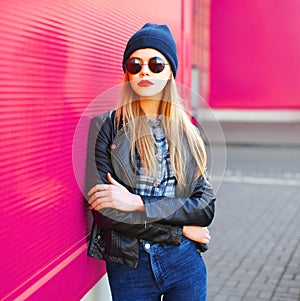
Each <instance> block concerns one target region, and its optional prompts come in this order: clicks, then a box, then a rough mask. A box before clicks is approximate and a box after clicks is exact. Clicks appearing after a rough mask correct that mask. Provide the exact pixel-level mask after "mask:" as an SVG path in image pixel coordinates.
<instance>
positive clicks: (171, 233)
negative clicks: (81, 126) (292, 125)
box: [86, 23, 215, 301]
mask: <svg viewBox="0 0 300 301" xmlns="http://www.w3.org/2000/svg"><path fill="white" fill-rule="evenodd" d="M177 65H178V60H177V54H176V44H175V41H174V38H173V36H172V34H171V32H170V30H169V28H168V27H167V26H166V25H157V24H152V23H147V24H145V25H144V26H143V27H142V28H141V29H140V30H139V31H137V32H136V33H135V34H134V35H133V36H132V37H131V38H130V40H129V41H128V43H127V46H126V49H125V52H124V58H123V68H124V86H123V90H122V93H121V97H120V104H119V106H118V108H117V109H116V110H111V111H109V112H107V113H104V114H102V115H100V116H97V117H95V118H93V119H92V120H91V125H90V131H89V145H88V157H87V178H86V182H87V198H88V202H89V204H90V208H91V210H92V214H93V218H94V224H93V228H92V234H91V240H90V245H89V255H90V256H93V257H96V258H99V259H104V260H106V266H107V273H108V278H109V284H110V288H111V292H112V297H113V300H114V301H117V300H120V301H130V300H132V301H154V300H155V301H156V300H161V298H163V299H162V300H166V301H176V300H178V301H183V300H184V301H186V300H189V301H203V300H205V299H206V268H205V264H204V262H203V259H202V256H201V253H200V252H201V251H204V250H205V246H206V244H207V243H208V242H209V241H210V235H209V231H208V229H207V228H206V227H207V226H208V225H209V224H210V223H211V221H212V219H213V216H214V202H215V197H214V194H213V192H212V188H211V186H210V184H209V183H208V181H207V179H206V177H205V169H206V154H205V149H204V144H203V141H202V139H201V137H200V135H199V133H198V131H197V129H196V127H195V126H194V125H193V124H192V123H191V121H190V118H189V117H188V115H187V114H186V113H185V111H184V108H183V105H182V102H181V99H180V97H179V95H178V92H177V90H176V84H175V81H174V79H175V77H176V72H177Z"/></svg>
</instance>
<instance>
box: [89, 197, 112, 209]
mask: <svg viewBox="0 0 300 301" xmlns="http://www.w3.org/2000/svg"><path fill="white" fill-rule="evenodd" d="M91 207H92V209H94V210H101V209H104V208H113V203H112V202H111V201H110V200H108V199H107V200H105V201H101V202H100V203H96V204H95V205H93V206H91Z"/></svg>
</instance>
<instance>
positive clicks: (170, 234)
mask: <svg viewBox="0 0 300 301" xmlns="http://www.w3.org/2000/svg"><path fill="white" fill-rule="evenodd" d="M112 133H113V123H112V120H111V118H110V117H108V116H105V115H101V116H99V117H94V118H93V119H92V120H91V122H90V128H89V135H88V149H87V162H86V185H85V186H86V189H85V197H86V199H88V196H87V192H88V191H89V190H90V189H91V188H92V187H93V186H94V185H96V184H101V183H105V184H108V181H107V179H106V174H107V173H108V172H109V173H111V175H112V176H113V177H116V179H118V176H117V175H115V172H114V169H113V166H112V162H111V150H110V146H111V144H112V140H113V136H112V135H113V134H112ZM118 180H119V181H120V179H118ZM92 215H93V218H94V220H95V222H96V224H97V225H99V226H101V227H103V228H104V229H110V230H115V231H117V232H120V233H125V234H127V235H131V236H134V237H136V238H140V239H145V240H150V241H153V242H164V243H168V244H173V245H178V244H180V241H181V237H182V227H181V226H174V225H168V224H167V223H156V222H152V223H147V216H146V214H145V213H144V212H123V211H120V210H116V209H111V208H107V209H103V210H100V211H95V210H92Z"/></svg>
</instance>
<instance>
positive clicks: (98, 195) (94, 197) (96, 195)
mask: <svg viewBox="0 0 300 301" xmlns="http://www.w3.org/2000/svg"><path fill="white" fill-rule="evenodd" d="M107 195H108V194H107V191H106V190H105V191H99V192H95V193H94V194H93V195H92V196H91V197H90V198H89V200H88V203H89V204H90V205H91V204H93V203H94V202H95V201H97V200H99V201H101V198H104V197H107Z"/></svg>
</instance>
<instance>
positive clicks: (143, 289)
mask: <svg viewBox="0 0 300 301" xmlns="http://www.w3.org/2000/svg"><path fill="white" fill-rule="evenodd" d="M106 267H107V274H108V279H109V284H110V288H111V292H112V297H113V300H114V301H160V300H164V301H187V300H188V301H205V300H206V267H205V264H204V261H203V259H202V256H201V255H200V254H199V253H198V251H197V249H196V247H195V245H194V243H193V242H192V241H191V240H189V239H187V238H185V237H182V243H181V245H180V246H166V245H160V244H157V243H151V242H141V243H140V256H139V265H138V268H136V269H134V268H130V267H127V266H123V265H120V264H116V263H110V262H107V264H106ZM162 296H163V298H162V299H161V297H162Z"/></svg>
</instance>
